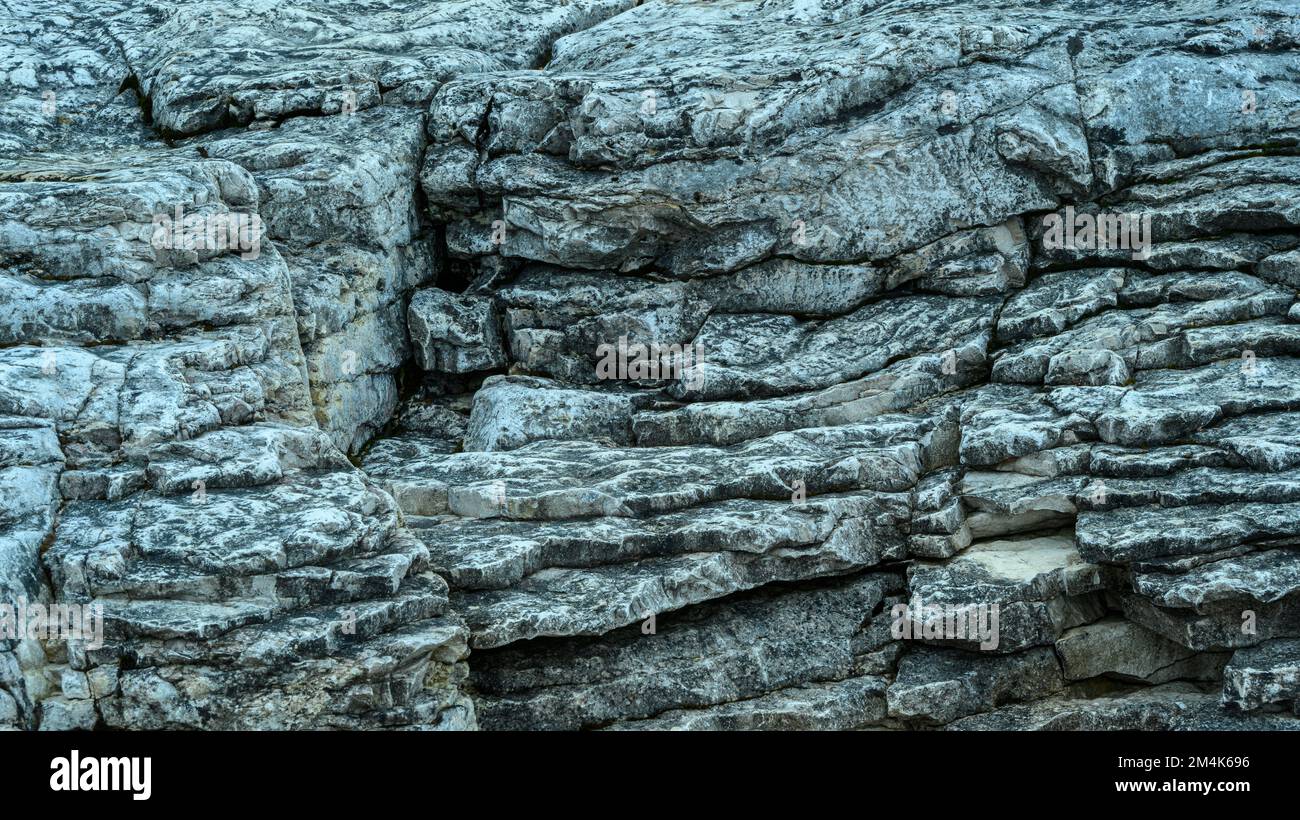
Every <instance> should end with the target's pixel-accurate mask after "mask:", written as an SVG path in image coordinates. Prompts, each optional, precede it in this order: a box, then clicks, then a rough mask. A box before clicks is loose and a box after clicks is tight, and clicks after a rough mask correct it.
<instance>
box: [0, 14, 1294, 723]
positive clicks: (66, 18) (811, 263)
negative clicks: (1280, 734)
mask: <svg viewBox="0 0 1300 820" xmlns="http://www.w3.org/2000/svg"><path fill="white" fill-rule="evenodd" d="M1077 11H1078V10H1077V8H1075V7H1074V6H1071V5H1069V4H1065V3H1046V4H1044V3H1013V4H1011V6H1010V7H1009V6H1008V5H1007V3H1005V2H1003V3H992V2H983V0H980V2H973V3H949V2H942V0H913V1H912V2H903V3H891V4H889V5H888V6H887V7H880V8H877V7H875V6H874V4H871V3H862V2H851V1H850V0H822V2H816V3H805V2H794V0H777V1H776V2H772V0H765V1H763V2H760V1H759V0H715V1H714V2H704V0H680V1H678V2H667V0H651V1H650V2H644V3H637V2H633V0H579V1H578V2H570V3H565V4H558V5H557V4H552V3H547V2H540V0H459V1H458V2H444V3H437V4H433V5H429V4H418V3H408V2H387V3H385V2H364V3H326V4H323V5H322V4H308V5H304V4H292V3H291V4H289V5H286V4H284V3H254V4H252V5H250V6H247V7H241V8H240V9H239V10H237V11H235V10H231V9H230V8H228V7H227V6H223V5H221V4H216V3H210V2H193V3H186V4H183V5H181V6H179V7H178V6H176V5H175V4H170V3H168V4H163V3H152V2H148V3H144V4H126V3H118V2H114V0H96V2H94V3H89V2H80V1H79V2H74V3H72V4H71V6H68V5H67V4H64V5H61V6H59V8H58V9H54V8H53V6H48V7H47V5H46V4H44V3H38V4H37V7H36V8H34V9H33V10H31V11H27V10H22V11H20V10H18V9H17V7H15V6H12V5H9V4H4V5H0V15H3V16H4V17H5V25H4V26H0V41H3V43H4V45H5V46H6V49H5V51H4V54H5V56H4V57H3V58H0V59H2V60H3V63H2V67H3V69H4V70H3V71H0V203H2V204H3V206H4V207H3V213H4V217H3V218H0V604H3V605H4V606H5V607H7V609H5V610H4V611H3V613H0V614H7V613H9V612H13V613H15V615H16V614H17V612H18V607H19V606H20V605H21V607H23V608H25V609H27V610H30V609H31V608H33V607H42V608H45V609H47V610H49V611H51V612H56V613H59V618H60V619H63V620H62V621H61V622H66V623H68V624H70V623H71V621H69V620H68V619H71V618H73V617H74V616H76V617H77V618H81V619H82V620H83V626H84V625H86V624H91V625H95V624H97V625H98V632H96V631H95V630H93V629H91V630H83V631H82V632H81V633H78V634H75V635H72V634H42V635H39V636H37V637H28V636H25V635H21V636H20V635H16V634H11V633H5V634H0V727H11V726H12V727H18V728H24V729H36V728H42V729H65V728H86V729H89V728H113V729H119V728H127V729H146V728H203V729H223V728H272V729H290V728H326V727H329V728H349V729H359V728H376V729H379V728H398V727H401V728H437V729H472V728H477V727H480V726H481V727H482V728H486V729H602V730H635V729H724V730H731V729H832V728H833V729H848V728H868V727H876V728H894V729H926V730H930V729H948V730H978V729H1234V728H1239V729H1295V728H1300V718H1297V710H1300V672H1297V669H1300V644H1298V641H1300V444H1297V442H1300V332H1298V331H1297V328H1300V325H1297V321H1300V307H1298V306H1297V302H1296V288H1297V287H1298V286H1300V209H1298V207H1297V205H1296V203H1297V202H1300V148H1298V146H1300V58H1298V57H1297V54H1300V49H1298V48H1297V43H1298V41H1300V22H1298V21H1297V18H1296V17H1295V16H1294V15H1290V16H1288V15H1287V14H1284V13H1283V11H1282V10H1280V9H1279V8H1278V7H1277V6H1276V5H1275V4H1271V3H1268V2H1263V0H1259V1H1258V2H1256V0H1249V1H1248V2H1246V3H1244V4H1243V3H1234V4H1231V8H1228V7H1227V6H1226V5H1224V4H1222V3H1219V2H1215V1H1214V0H1188V2H1185V3H1178V4H1175V5H1173V6H1168V7H1158V8H1157V7H1151V8H1143V9H1140V10H1137V11H1134V10H1133V9H1131V8H1128V7H1125V8H1124V9H1122V10H1120V9H1118V7H1117V8H1116V12H1117V13H1115V14H1113V15H1110V14H1108V11H1109V8H1108V6H1107V4H1105V3H1102V4H1101V5H1099V6H1097V7H1096V8H1094V9H1092V13H1093V14H1095V15H1097V17H1096V18H1095V19H1093V18H1089V19H1086V20H1079V19H1077ZM1120 11H1122V13H1118V12H1120ZM42 14H43V15H44V16H45V18H49V19H50V20H53V21H54V22H49V21H47V20H46V19H44V18H42V17H41V16H40V15H42ZM56 23H57V25H56ZM142 112H144V113H146V114H147V117H146V116H142ZM160 138H161V139H160ZM11 621H12V619H11ZM3 623H6V621H4V620H3V619H0V624H3ZM65 625H66V624H65ZM471 651H472V655H471Z"/></svg>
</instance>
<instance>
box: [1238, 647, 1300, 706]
mask: <svg viewBox="0 0 1300 820" xmlns="http://www.w3.org/2000/svg"><path fill="white" fill-rule="evenodd" d="M1297 700H1300V640H1272V641H1265V642H1264V643H1261V644H1260V645H1259V646H1252V647H1250V648H1249V649H1238V650H1237V651H1236V652H1234V653H1233V655H1232V660H1231V661H1230V662H1229V663H1228V667H1227V668H1226V669H1224V670H1223V702H1224V703H1227V704H1229V705H1232V706H1236V707H1238V708H1241V709H1258V708H1260V707H1261V706H1266V705H1269V704H1275V703H1280V704H1287V703H1290V704H1294V703H1295V702H1296V701H1297Z"/></svg>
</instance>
